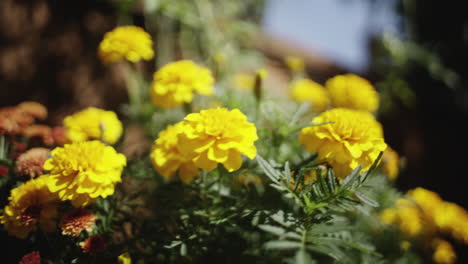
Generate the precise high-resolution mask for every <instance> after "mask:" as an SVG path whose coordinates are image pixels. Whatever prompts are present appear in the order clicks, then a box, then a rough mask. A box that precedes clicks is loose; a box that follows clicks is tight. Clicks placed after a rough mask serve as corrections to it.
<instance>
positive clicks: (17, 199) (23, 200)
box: [0, 176, 59, 239]
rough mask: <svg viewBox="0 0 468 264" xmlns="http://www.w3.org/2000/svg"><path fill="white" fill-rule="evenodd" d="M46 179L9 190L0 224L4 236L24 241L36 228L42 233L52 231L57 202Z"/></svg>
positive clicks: (44, 177) (37, 179) (32, 181)
mask: <svg viewBox="0 0 468 264" xmlns="http://www.w3.org/2000/svg"><path fill="white" fill-rule="evenodd" d="M48 181H49V178H48V177H46V176H41V177H39V178H36V179H32V180H29V181H28V182H26V183H24V184H22V185H20V186H18V187H16V188H14V189H12V190H11V194H10V197H9V198H8V205H7V206H6V207H5V208H4V210H3V215H2V216H0V222H1V223H2V224H3V225H4V226H5V229H6V231H7V232H8V234H10V235H12V236H15V237H18V238H21V239H25V238H26V237H27V236H28V235H29V234H30V233H31V232H34V231H36V230H37V228H38V227H40V228H41V229H42V230H44V231H46V232H52V231H54V229H55V228H56V218H57V214H58V212H57V209H58V202H59V199H58V198H57V196H56V195H54V194H53V193H51V192H50V191H49V189H48V188H47V184H48Z"/></svg>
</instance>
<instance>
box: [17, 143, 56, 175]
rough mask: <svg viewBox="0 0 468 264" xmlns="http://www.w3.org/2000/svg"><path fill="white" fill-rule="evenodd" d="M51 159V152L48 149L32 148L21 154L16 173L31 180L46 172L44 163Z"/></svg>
mask: <svg viewBox="0 0 468 264" xmlns="http://www.w3.org/2000/svg"><path fill="white" fill-rule="evenodd" d="M49 157H50V150H49V149H46V148H32V149H30V150H28V151H26V152H25V153H23V154H21V155H20V156H19V157H18V159H17V160H16V172H18V174H20V175H23V176H29V177H30V178H31V179H32V178H35V177H37V176H39V175H41V174H42V173H43V172H44V169H43V168H42V167H43V165H44V162H45V161H46V160H47V159H48V158H49Z"/></svg>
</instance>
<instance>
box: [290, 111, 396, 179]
mask: <svg viewBox="0 0 468 264" xmlns="http://www.w3.org/2000/svg"><path fill="white" fill-rule="evenodd" d="M299 142H300V143H301V144H303V145H305V147H306V148H307V150H308V151H309V152H317V153H318V158H319V160H320V161H323V162H328V163H329V164H330V165H331V166H332V167H333V169H334V170H335V173H336V174H337V176H338V178H340V179H343V178H344V177H345V176H346V175H348V174H349V173H350V172H351V171H352V170H354V169H355V168H356V167H357V166H358V165H362V168H363V170H368V169H369V168H370V166H371V165H372V164H373V162H374V161H375V160H376V158H377V157H378V155H379V153H380V152H382V151H384V150H385V149H386V148H387V144H385V142H384V139H383V132H382V127H381V125H380V123H379V122H377V121H376V120H375V118H374V117H373V116H372V114H370V113H368V112H363V111H357V110H351V109H345V108H335V109H332V110H329V111H326V112H323V113H322V114H320V115H318V116H317V117H315V118H314V119H313V120H312V126H309V127H306V128H303V129H302V131H301V134H300V137H299Z"/></svg>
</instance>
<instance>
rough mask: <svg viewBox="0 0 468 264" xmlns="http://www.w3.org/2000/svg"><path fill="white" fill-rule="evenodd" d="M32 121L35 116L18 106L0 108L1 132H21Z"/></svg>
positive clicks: (11, 133) (13, 133)
mask: <svg viewBox="0 0 468 264" xmlns="http://www.w3.org/2000/svg"><path fill="white" fill-rule="evenodd" d="M32 123H34V118H33V117H32V116H31V115H29V114H27V113H26V112H24V111H22V110H21V109H19V108H18V107H4V108H0V134H3V133H5V134H10V135H16V134H19V133H21V132H22V131H23V129H24V128H25V127H27V126H29V125H31V124H32Z"/></svg>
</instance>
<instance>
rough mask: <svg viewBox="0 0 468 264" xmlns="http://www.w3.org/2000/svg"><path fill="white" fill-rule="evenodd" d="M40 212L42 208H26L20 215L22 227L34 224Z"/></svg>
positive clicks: (33, 206) (35, 206)
mask: <svg viewBox="0 0 468 264" xmlns="http://www.w3.org/2000/svg"><path fill="white" fill-rule="evenodd" d="M41 211H42V206H41V205H37V204H33V205H30V206H28V208H26V209H25V210H24V211H23V213H22V214H21V216H20V217H21V223H23V225H25V226H28V225H32V224H34V223H36V221H37V220H38V219H39V217H40V215H41Z"/></svg>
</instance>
